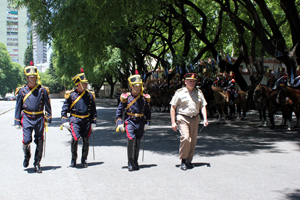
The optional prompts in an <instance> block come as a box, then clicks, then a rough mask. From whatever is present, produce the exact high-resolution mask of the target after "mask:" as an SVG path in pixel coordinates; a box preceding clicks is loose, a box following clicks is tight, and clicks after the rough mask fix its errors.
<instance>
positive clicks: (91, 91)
mask: <svg viewBox="0 0 300 200" xmlns="http://www.w3.org/2000/svg"><path fill="white" fill-rule="evenodd" d="M88 92H89V93H91V94H92V95H93V97H94V100H95V99H96V95H95V92H94V91H93V90H88Z"/></svg>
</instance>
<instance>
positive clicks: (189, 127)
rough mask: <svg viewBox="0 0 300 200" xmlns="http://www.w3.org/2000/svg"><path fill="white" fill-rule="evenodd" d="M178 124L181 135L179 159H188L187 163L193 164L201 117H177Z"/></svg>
mask: <svg viewBox="0 0 300 200" xmlns="http://www.w3.org/2000/svg"><path fill="white" fill-rule="evenodd" d="M177 123H178V125H177V126H178V129H179V132H180V134H181V137H180V147H179V158H180V159H186V163H189V162H192V160H193V156H194V152H195V147H196V143H197V134H198V126H199V115H197V116H196V117H194V118H190V117H187V116H184V115H177Z"/></svg>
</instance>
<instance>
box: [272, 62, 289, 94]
mask: <svg viewBox="0 0 300 200" xmlns="http://www.w3.org/2000/svg"><path fill="white" fill-rule="evenodd" d="M279 73H280V74H279V76H278V78H277V79H276V82H275V83H274V87H273V88H272V89H273V90H277V89H279V87H280V86H284V85H288V82H287V79H288V77H287V75H286V73H285V68H284V67H280V68H279Z"/></svg>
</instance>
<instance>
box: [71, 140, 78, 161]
mask: <svg viewBox="0 0 300 200" xmlns="http://www.w3.org/2000/svg"><path fill="white" fill-rule="evenodd" d="M77 148H78V140H75V139H74V138H73V137H72V139H71V153H72V160H71V165H70V166H71V167H75V166H76V159H77Z"/></svg>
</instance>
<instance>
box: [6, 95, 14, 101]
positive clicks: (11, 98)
mask: <svg viewBox="0 0 300 200" xmlns="http://www.w3.org/2000/svg"><path fill="white" fill-rule="evenodd" d="M5 100H6V101H13V100H16V97H13V96H10V97H5Z"/></svg>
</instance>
